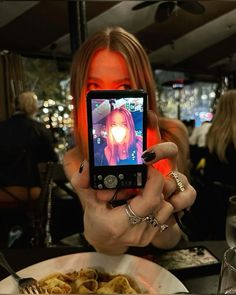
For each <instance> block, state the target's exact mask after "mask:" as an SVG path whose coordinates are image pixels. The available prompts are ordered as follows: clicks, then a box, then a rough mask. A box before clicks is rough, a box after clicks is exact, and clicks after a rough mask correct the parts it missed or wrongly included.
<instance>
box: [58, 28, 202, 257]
mask: <svg viewBox="0 0 236 295" xmlns="http://www.w3.org/2000/svg"><path fill="white" fill-rule="evenodd" d="M100 89H114V90H122V89H144V90H145V91H146V92H147V93H148V107H149V110H150V111H149V114H148V125H149V126H148V130H147V132H148V134H147V137H148V146H149V148H148V150H147V151H145V152H144V154H143V155H142V158H143V159H144V162H145V163H146V164H147V165H148V178H147V182H146V185H145V187H144V189H143V190H132V191H131V190H120V191H116V192H114V191H112V190H101V191H96V190H93V189H91V188H90V186H89V172H88V171H89V163H88V161H87V160H86V159H88V140H87V129H86V128H81V125H82V124H83V126H87V118H86V93H87V92H88V91H90V90H100ZM71 94H72V96H73V97H74V103H75V108H74V110H75V130H76V132H75V135H76V137H77V147H76V148H74V149H73V150H71V151H69V152H68V153H67V154H66V155H65V158H64V168H65V171H66V174H67V176H68V178H69V179H70V181H71V183H72V185H73V187H74V188H75V190H76V191H77V193H78V196H79V198H80V200H81V203H82V205H83V208H84V227H85V231H84V234H85V237H86V239H87V240H88V242H89V243H90V244H91V245H93V246H94V248H95V249H96V250H97V251H101V252H105V253H110V254H120V253H124V252H125V251H126V250H127V249H128V247H129V246H146V245H148V244H150V243H152V244H153V245H155V246H157V247H161V248H171V247H173V246H175V245H176V244H177V243H178V242H179V240H180V238H181V234H182V233H181V230H180V229H179V227H178V225H177V223H176V221H175V219H174V217H173V213H176V212H180V211H181V210H183V209H185V208H187V207H189V206H191V205H192V204H193V202H194V200H195V195H196V192H195V190H194V189H193V187H192V186H191V185H190V184H189V182H188V180H187V178H186V176H184V175H183V174H181V173H178V174H177V173H176V174H171V176H168V177H166V175H167V174H168V173H169V172H170V171H171V170H172V169H173V170H175V169H177V168H178V169H179V171H181V172H182V171H184V170H185V168H186V167H184V165H185V164H186V162H187V153H188V138H187V131H186V128H184V127H183V124H182V123H181V122H179V121H176V120H170V119H166V118H165V119H164V118H161V117H159V118H158V123H157V116H158V115H159V114H158V110H157V107H156V94H155V82H154V79H153V76H152V71H151V66H150V63H149V60H148V57H147V54H146V53H145V51H144V49H143V47H142V46H141V44H140V43H139V42H138V40H137V39H136V38H135V37H134V36H133V35H132V34H130V33H128V32H127V31H125V30H124V29H122V28H119V27H115V28H106V29H104V30H102V31H100V32H98V33H96V34H95V35H93V36H92V37H90V38H88V40H87V41H86V42H85V43H84V44H83V45H82V46H81V47H80V49H79V51H78V52H77V53H76V54H75V56H74V60H73V64H72V70H71ZM158 126H160V130H159V127H158ZM165 127H166V128H165ZM161 134H163V136H162V138H161ZM166 139H167V140H168V141H173V142H175V143H176V144H177V145H176V144H175V143H171V142H166V143H164V141H166ZM177 146H178V147H177ZM178 149H179V153H178ZM177 154H178V156H177ZM154 166H155V167H156V168H158V169H155V168H154ZM79 167H80V168H79ZM78 169H79V173H78ZM177 180H178V182H177ZM180 182H181V184H182V185H183V186H184V189H183V191H181V190H180V186H179V184H180ZM114 196H116V197H117V199H129V200H128V201H127V204H126V205H123V206H118V207H116V208H111V207H110V206H109V205H108V202H109V201H110V200H111V199H113V197H114ZM167 227H168V229H167ZM164 229H166V230H164Z"/></svg>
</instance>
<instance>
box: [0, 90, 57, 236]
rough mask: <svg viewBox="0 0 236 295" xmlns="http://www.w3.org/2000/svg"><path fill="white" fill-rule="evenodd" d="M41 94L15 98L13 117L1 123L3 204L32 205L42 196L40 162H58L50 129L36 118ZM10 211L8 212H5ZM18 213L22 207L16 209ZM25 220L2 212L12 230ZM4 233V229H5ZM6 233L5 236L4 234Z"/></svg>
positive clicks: (0, 192) (6, 226) (3, 223)
mask: <svg viewBox="0 0 236 295" xmlns="http://www.w3.org/2000/svg"><path fill="white" fill-rule="evenodd" d="M37 102H38V100H37V96H36V94H35V93H34V92H32V91H27V92H22V93H20V95H19V96H18V97H17V98H16V100H15V112H14V114H13V116H12V117H11V118H9V119H7V120H5V121H2V122H1V123H0V134H1V143H0V207H1V208H4V209H3V210H2V211H4V210H5V209H6V208H11V209H12V207H15V208H17V209H19V208H24V209H25V208H30V207H31V204H32V203H33V202H34V201H35V200H36V199H37V198H38V197H39V196H40V191H41V179H40V174H39V168H38V164H39V163H42V162H49V161H54V162H55V161H57V155H56V153H55V151H54V146H53V141H52V137H51V134H50V131H49V130H48V129H47V128H46V127H45V126H44V124H43V123H40V122H38V121H36V120H35V119H34V116H35V114H36V113H37V111H38V103H37ZM5 212H6V211H5ZM16 212H18V210H17V211H16ZM19 222H21V221H20V220H19V219H18V217H17V214H13V216H12V218H10V217H9V216H8V218H7V220H6V218H4V216H3V215H2V213H1V216H0V223H1V224H0V226H1V227H3V228H4V229H5V235H6V234H7V232H8V231H9V229H10V228H11V227H12V226H14V225H18V223H19ZM2 233H3V230H2ZM1 236H2V235H1Z"/></svg>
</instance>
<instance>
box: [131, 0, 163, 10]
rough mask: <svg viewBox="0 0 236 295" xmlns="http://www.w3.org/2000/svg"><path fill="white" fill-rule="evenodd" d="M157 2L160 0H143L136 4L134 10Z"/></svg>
mask: <svg viewBox="0 0 236 295" xmlns="http://www.w3.org/2000/svg"><path fill="white" fill-rule="evenodd" d="M157 2H159V1H143V2H141V3H139V4H137V5H135V6H134V7H133V8H132V10H138V9H141V8H144V7H147V6H149V5H152V4H155V3H157Z"/></svg>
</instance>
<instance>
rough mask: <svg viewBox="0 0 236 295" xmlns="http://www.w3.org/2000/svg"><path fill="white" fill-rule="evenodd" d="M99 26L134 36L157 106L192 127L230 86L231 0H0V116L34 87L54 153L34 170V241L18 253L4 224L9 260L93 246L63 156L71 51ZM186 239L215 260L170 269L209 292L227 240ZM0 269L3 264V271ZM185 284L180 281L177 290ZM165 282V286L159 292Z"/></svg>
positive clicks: (235, 42)
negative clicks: (37, 186) (54, 159)
mask: <svg viewBox="0 0 236 295" xmlns="http://www.w3.org/2000/svg"><path fill="white" fill-rule="evenodd" d="M106 26H121V27H123V28H125V29H126V30H128V31H129V32H131V33H133V34H134V35H135V36H136V37H137V38H138V39H139V40H140V42H141V43H142V45H143V46H144V48H145V50H146V52H147V53H148V57H149V60H150V62H151V67H152V70H153V75H154V78H155V82H156V88H157V98H156V99H157V104H158V105H159V108H160V110H161V113H162V114H163V115H164V116H165V117H168V118H174V119H179V120H181V121H182V122H183V123H184V124H185V125H186V126H187V128H188V132H189V136H190V135H191V133H192V131H193V129H194V128H195V127H199V126H201V125H202V123H203V122H204V121H211V119H212V118H213V115H214V111H215V107H216V105H217V102H218V98H219V97H220V95H221V94H223V93H224V92H225V91H227V90H229V89H234V88H236V1H234V0H228V1H218V0H217V1H213V0H205V1H179V0H174V1H172V0H156V1H154V0H153V1H109V0H105V1H100V0H94V1H90V0H77V1H76V0H75V1H74V0H69V1H4V0H3V1H0V40H1V41H0V121H4V120H6V119H7V118H9V117H11V116H12V114H13V110H14V107H13V102H14V100H15V97H16V96H17V95H18V94H19V93H20V92H21V91H23V90H26V89H27V90H30V91H34V92H35V93H36V94H37V97H38V107H39V111H38V113H37V120H38V121H40V122H42V123H44V124H45V126H46V128H48V129H49V130H50V132H51V134H52V137H53V142H54V147H55V151H56V153H57V155H58V159H59V162H58V163H57V164H53V165H52V164H51V163H49V164H48V165H47V166H44V167H43V169H42V170H41V173H42V179H43V180H42V186H43V188H44V189H43V194H42V195H43V197H42V199H43V201H42V203H41V204H40V208H39V211H38V215H37V218H38V219H37V220H36V223H37V222H38V223H39V224H40V225H39V224H37V226H39V227H42V226H43V229H42V228H40V230H41V232H40V230H39V231H38V235H37V237H35V236H34V239H35V240H34V241H33V242H32V241H31V242H32V243H31V244H30V242H29V241H28V242H27V243H28V244H27V245H23V248H29V251H32V252H28V253H30V255H29V257H28V258H27V259H23V257H22V255H21V254H23V253H24V252H22V251H24V250H23V249H21V248H22V245H20V244H19V245H18V244H17V239H18V238H17V234H15V232H11V235H12V236H11V238H12V239H13V240H12V241H13V242H12V244H13V245H14V239H16V243H15V246H9V247H7V248H6V249H2V250H3V253H4V254H5V256H6V257H7V259H8V261H9V262H10V263H11V264H12V265H13V266H14V268H15V270H20V269H22V268H24V267H26V266H29V265H32V264H34V263H37V262H40V261H42V260H46V259H49V258H52V257H56V256H60V255H66V254H71V255H72V253H77V252H89V251H94V249H93V248H92V247H91V246H90V245H89V244H88V243H87V241H86V240H85V238H84V236H83V229H84V227H83V209H82V207H81V204H80V202H79V200H78V197H77V194H76V193H75V192H74V189H73V188H72V186H71V184H70V183H69V182H68V180H67V178H66V176H65V173H64V171H63V167H62V161H63V156H64V154H65V152H66V151H67V150H69V149H70V148H72V147H74V145H75V141H74V138H73V116H72V111H73V104H72V97H71V95H70V66H71V61H72V58H73V54H74V53H75V51H76V50H77V49H78V48H79V47H80V45H81V44H82V43H83V42H84V41H85V40H86V38H87V37H88V36H90V35H92V34H93V33H94V32H96V31H98V30H100V29H101V28H103V27H106ZM0 206H1V205H0ZM0 212H1V210H0ZM37 226H36V228H37ZM196 227H197V226H196ZM0 238H1V234H0ZM37 239H38V240H37ZM12 244H11V245H12ZM0 245H1V243H0ZM190 246H191V247H193V248H192V249H194V251H195V250H196V249H197V250H198V251H199V248H198V247H202V248H201V249H205V248H206V249H208V250H210V255H211V254H213V256H214V257H216V260H217V261H216V262H214V263H213V264H209V265H207V266H203V267H199V268H196V267H190V268H189V267H188V268H187V271H186V269H184V270H183V269H182V270H177V271H176V270H175V269H174V270H173V271H172V270H170V271H171V273H173V274H174V275H175V276H176V277H177V278H178V279H179V280H180V281H181V282H182V283H183V284H184V286H185V287H186V288H187V289H186V290H187V291H188V292H189V293H195V294H216V293H217V288H218V281H219V273H220V262H221V261H222V259H223V253H224V251H225V250H226V249H227V248H228V245H227V243H226V241H225V239H224V240H218V238H215V239H209V240H208V239H207V238H205V236H204V237H202V238H201V237H199V236H198V237H197V238H192V240H191V241H187V238H186V239H185V240H184V241H183V245H180V246H179V247H188V248H189V247H190ZM194 247H195V248H194ZM196 247H197V248H196ZM35 248H37V249H38V253H37V255H35V254H34V253H35V252H34V251H35ZM45 249H47V250H45ZM201 249H200V252H201V251H202V250H201ZM11 251H12V252H11ZM14 251H15V252H14ZM128 253H130V254H132V255H137V256H142V257H145V258H147V259H148V260H152V261H155V259H156V257H157V256H158V254H159V252H158V251H157V250H156V249H155V247H149V248H147V249H146V250H145V251H144V250H142V249H140V248H139V249H138V250H137V249H133V250H130V251H129V252H128ZM160 253H161V254H162V251H160ZM23 256H24V255H23ZM21 257H22V258H21ZM157 263H158V259H157ZM0 264H1V261H0ZM6 276H7V273H6V272H4V271H1V270H0V279H3V278H5V277H6ZM0 286H1V281H0ZM2 286H5V285H2ZM177 289H178V288H177ZM0 290H1V289H0ZM6 290H8V289H6ZM9 290H10V289H9ZM186 290H185V289H181V288H180V291H179V293H186ZM172 291H173V290H171V291H169V290H167V291H166V290H165V289H164V293H166V294H168V293H169V292H170V293H171V292H172ZM10 292H11V291H10ZM160 292H161V293H162V290H161V291H160ZM161 293H160V294H161ZM0 294H2V293H1V291H0Z"/></svg>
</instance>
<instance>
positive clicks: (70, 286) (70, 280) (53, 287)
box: [39, 268, 143, 294]
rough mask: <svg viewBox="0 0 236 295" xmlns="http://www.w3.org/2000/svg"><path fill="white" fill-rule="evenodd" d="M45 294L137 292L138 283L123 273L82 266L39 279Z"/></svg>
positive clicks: (138, 290) (138, 289)
mask: <svg viewBox="0 0 236 295" xmlns="http://www.w3.org/2000/svg"><path fill="white" fill-rule="evenodd" d="M39 285H40V287H41V288H42V289H43V291H44V292H45V293H46V294H84V293H87V294H88V293H97V294H115V293H117V294H138V293H143V291H142V292H141V290H140V288H139V287H138V284H137V283H136V282H135V281H134V280H133V279H132V278H130V277H129V276H127V275H123V274H116V275H111V274H108V273H105V272H100V271H98V270H96V269H94V268H84V269H81V270H80V271H73V272H70V273H65V274H64V273H61V272H57V273H52V274H50V275H48V276H47V277H44V278H42V279H41V280H39Z"/></svg>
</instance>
